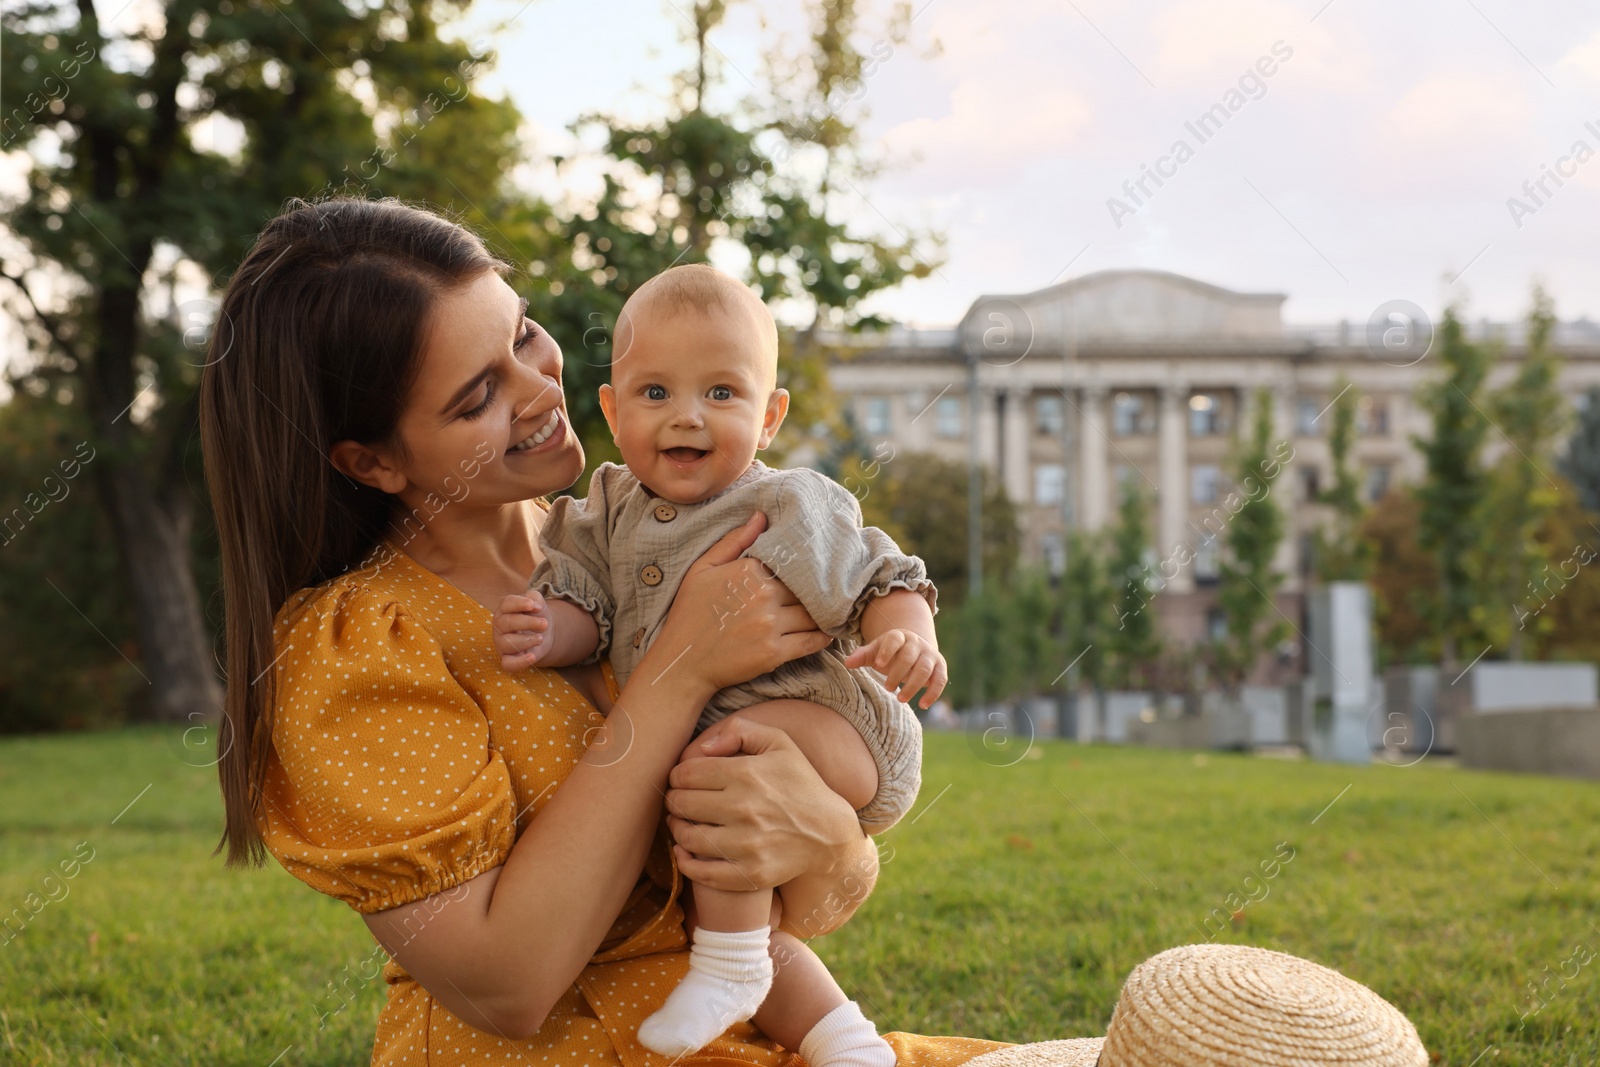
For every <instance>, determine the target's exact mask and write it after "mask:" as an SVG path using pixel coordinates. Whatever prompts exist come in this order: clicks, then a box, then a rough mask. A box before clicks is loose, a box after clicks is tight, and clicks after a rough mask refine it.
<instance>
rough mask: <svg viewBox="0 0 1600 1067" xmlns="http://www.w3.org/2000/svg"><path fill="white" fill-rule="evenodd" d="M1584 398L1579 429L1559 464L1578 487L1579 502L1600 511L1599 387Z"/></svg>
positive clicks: (1579, 416)
mask: <svg viewBox="0 0 1600 1067" xmlns="http://www.w3.org/2000/svg"><path fill="white" fill-rule="evenodd" d="M1583 399H1584V403H1583V407H1582V410H1581V411H1580V412H1579V414H1578V426H1577V429H1575V430H1573V432H1572V437H1571V438H1570V439H1568V441H1567V450H1566V453H1565V454H1564V455H1563V456H1562V457H1561V459H1560V460H1559V461H1558V464H1557V466H1558V468H1559V469H1560V471H1561V473H1562V474H1563V475H1564V476H1565V477H1566V479H1567V480H1568V481H1570V482H1571V483H1572V485H1573V487H1574V488H1575V489H1576V490H1577V493H1578V503H1579V504H1581V505H1582V506H1583V507H1585V508H1587V509H1588V510H1590V511H1595V512H1600V386H1591V387H1590V388H1589V391H1588V392H1587V393H1585V394H1584V398H1583Z"/></svg>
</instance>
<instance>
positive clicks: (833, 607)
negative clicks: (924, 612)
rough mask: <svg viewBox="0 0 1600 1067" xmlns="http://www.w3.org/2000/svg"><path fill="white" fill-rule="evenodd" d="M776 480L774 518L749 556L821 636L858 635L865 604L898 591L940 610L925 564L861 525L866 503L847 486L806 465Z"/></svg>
mask: <svg viewBox="0 0 1600 1067" xmlns="http://www.w3.org/2000/svg"><path fill="white" fill-rule="evenodd" d="M774 481H775V492H776V495H777V499H776V500H775V501H774V502H773V510H774V511H775V512H776V514H775V515H772V516H771V517H772V519H773V521H772V522H771V523H770V525H769V526H768V528H767V529H766V530H765V531H763V532H762V534H761V536H760V537H758V538H756V542H755V544H753V545H751V546H750V549H749V551H748V552H746V553H745V555H748V556H753V557H754V558H756V559H759V560H760V561H761V562H762V563H765V564H766V565H767V566H768V567H770V568H771V569H772V571H773V573H774V574H776V575H777V576H778V578H779V579H781V580H782V581H783V584H784V585H786V586H788V587H789V589H790V591H791V592H793V593H794V595H795V596H796V597H797V598H798V599H799V601H800V603H801V604H802V605H804V606H805V609H806V611H808V612H810V614H811V617H812V618H813V619H815V620H816V622H817V626H818V627H819V628H820V629H821V630H822V631H823V632H825V633H827V634H829V635H831V636H833V637H836V638H838V637H845V636H847V635H849V634H851V633H854V632H855V631H856V630H858V629H859V627H860V623H861V613H862V612H863V611H865V610H866V607H867V604H869V603H870V602H871V601H872V599H873V598H874V597H880V596H883V595H884V594H885V593H887V592H889V591H891V590H894V589H910V590H912V591H914V592H918V593H921V594H922V595H923V597H924V598H925V599H926V600H927V601H928V607H929V608H931V609H933V610H934V611H938V591H937V590H936V589H935V588H934V585H933V582H932V581H931V580H930V579H929V578H928V569H927V567H926V566H925V565H924V564H923V562H922V560H921V559H919V558H918V557H916V556H909V555H906V554H905V553H904V552H902V551H900V547H899V546H898V545H896V544H895V543H894V539H893V538H891V537H890V536H889V535H888V534H886V533H884V532H883V531H882V530H880V529H878V528H877V527H876V526H863V525H862V518H861V505H860V503H859V502H858V501H857V500H856V498H855V496H854V495H852V494H851V493H850V492H848V491H847V490H846V489H845V488H844V487H843V486H841V485H839V483H837V482H835V481H834V480H833V479H831V478H829V477H827V476H826V475H824V474H821V473H819V472H817V471H813V470H808V469H805V468H795V469H793V470H787V471H783V472H782V473H781V474H780V475H779V477H778V478H776V479H775V480H774Z"/></svg>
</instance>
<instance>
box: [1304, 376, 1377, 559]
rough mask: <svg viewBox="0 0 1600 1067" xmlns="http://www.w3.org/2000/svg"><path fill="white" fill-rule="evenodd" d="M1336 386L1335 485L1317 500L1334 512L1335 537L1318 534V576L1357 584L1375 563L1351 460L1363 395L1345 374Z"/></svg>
mask: <svg viewBox="0 0 1600 1067" xmlns="http://www.w3.org/2000/svg"><path fill="white" fill-rule="evenodd" d="M1334 384H1335V386H1336V387H1337V388H1338V389H1339V393H1338V395H1337V396H1336V397H1335V398H1334V401H1333V426H1332V428H1331V430H1330V431H1329V433H1328V450H1329V451H1330V452H1331V453H1332V454H1333V484H1332V485H1330V486H1328V488H1326V489H1324V490H1323V491H1322V493H1321V494H1320V495H1319V496H1318V498H1317V500H1318V503H1322V504H1327V505H1328V506H1330V507H1331V508H1332V509H1333V535H1332V536H1331V537H1329V536H1328V532H1327V531H1326V530H1323V529H1318V530H1317V531H1316V535H1315V537H1316V548H1315V556H1316V564H1317V577H1318V578H1320V579H1321V580H1322V581H1324V582H1355V581H1361V580H1363V579H1364V578H1366V576H1367V570H1368V568H1369V567H1370V565H1371V562H1372V546H1371V544H1370V543H1368V542H1367V540H1366V539H1365V538H1363V537H1362V536H1361V524H1362V520H1363V518H1364V517H1365V514H1366V509H1365V508H1363V507H1362V505H1361V483H1360V480H1359V475H1358V474H1357V473H1356V470H1355V467H1354V465H1353V464H1352V463H1351V457H1350V449H1351V445H1352V444H1353V443H1354V440H1355V428H1356V406H1357V403H1358V401H1359V400H1360V395H1359V394H1358V393H1357V392H1356V390H1355V388H1354V387H1352V386H1351V385H1349V383H1347V382H1346V381H1345V380H1344V377H1343V376H1342V375H1341V376H1340V378H1339V380H1338V381H1337V382H1335V383H1334Z"/></svg>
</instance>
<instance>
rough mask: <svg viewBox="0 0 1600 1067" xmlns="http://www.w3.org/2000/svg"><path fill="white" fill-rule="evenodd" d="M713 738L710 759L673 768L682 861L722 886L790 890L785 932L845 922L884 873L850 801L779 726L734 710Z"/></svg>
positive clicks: (692, 872) (693, 874)
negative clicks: (827, 780) (736, 713)
mask: <svg viewBox="0 0 1600 1067" xmlns="http://www.w3.org/2000/svg"><path fill="white" fill-rule="evenodd" d="M707 735H711V736H712V737H713V738H714V739H715V743H714V745H713V747H712V748H711V749H709V750H708V752H707V758H704V759H689V760H685V761H683V762H682V763H680V764H678V766H676V767H674V768H673V769H672V773H671V783H672V788H671V789H669V790H668V791H667V813H668V814H667V825H668V828H669V829H670V830H671V831H672V835H673V838H674V839H675V840H676V841H677V844H675V845H674V846H673V848H674V851H675V854H676V856H677V859H678V867H679V868H680V869H681V870H682V871H683V873H684V875H685V876H686V877H688V878H690V879H692V880H694V881H695V882H697V883H700V884H702V885H708V886H711V887H712V888H714V889H729V890H741V889H749V888H750V885H751V883H754V884H756V885H758V886H782V887H783V890H782V897H783V918H782V921H781V923H780V929H784V930H787V931H788V932H790V933H792V934H794V935H795V936H796V937H802V938H805V937H815V936H817V935H818V934H825V933H827V932H829V931H830V930H834V929H837V928H838V927H839V926H842V925H843V924H844V922H845V921H846V920H847V919H849V918H850V916H851V915H853V914H854V913H855V910H856V908H858V907H860V906H861V903H862V901H864V900H866V899H867V897H868V895H869V894H871V892H872V887H873V885H874V884H876V882H877V877H878V851H877V847H876V845H875V844H874V843H873V841H872V839H871V838H870V837H868V836H867V835H866V834H865V833H863V832H862V830H861V823H860V821H859V820H858V819H857V818H856V813H855V811H854V810H853V809H852V808H851V807H850V804H849V802H848V801H846V800H845V799H844V798H843V797H841V796H839V795H838V794H837V793H835V792H834V791H833V790H831V789H829V788H828V786H827V783H826V782H824V781H823V780H822V778H821V777H820V776H819V775H818V774H817V772H816V770H815V769H813V768H812V766H811V764H810V763H809V762H808V761H807V760H806V758H805V754H804V753H802V752H801V751H800V749H799V748H798V747H797V746H796V745H795V743H794V742H793V741H792V740H791V739H790V737H789V735H788V734H786V733H784V732H783V731H782V730H780V729H778V728H776V727H773V726H767V725H765V724H762V723H758V722H754V721H752V720H750V719H743V718H739V717H737V716H730V717H729V718H726V719H723V720H722V721H720V722H718V723H717V724H716V725H715V726H713V727H711V729H709V730H707V731H706V733H705V734H702V735H701V736H702V737H706V736H707ZM729 756H739V757H741V758H738V759H729V758H728V757H729ZM708 857H716V858H708Z"/></svg>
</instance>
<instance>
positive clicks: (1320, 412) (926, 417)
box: [830, 270, 1600, 641]
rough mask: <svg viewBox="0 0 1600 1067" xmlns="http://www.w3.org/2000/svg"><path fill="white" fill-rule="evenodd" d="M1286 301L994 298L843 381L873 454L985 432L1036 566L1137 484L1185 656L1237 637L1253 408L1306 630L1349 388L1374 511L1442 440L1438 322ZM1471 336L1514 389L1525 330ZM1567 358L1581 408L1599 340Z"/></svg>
mask: <svg viewBox="0 0 1600 1067" xmlns="http://www.w3.org/2000/svg"><path fill="white" fill-rule="evenodd" d="M1284 299H1285V297H1284V294H1281V293H1237V292H1233V291H1230V290H1228V289H1223V288H1220V287H1218V286H1215V285H1210V284H1207V283H1205V282H1201V281H1196V280H1195V279H1192V278H1185V277H1181V276H1178V275H1175V274H1168V273H1165V272H1161V271H1149V270H1112V271H1102V272H1098V273H1095V274H1089V275H1085V276H1083V277H1080V278H1076V279H1073V280H1070V281H1067V282H1064V283H1062V284H1059V285H1054V286H1051V287H1050V288H1048V289H1042V290H1039V291H1038V292H1033V293H1026V294H1020V295H1013V296H985V297H981V298H980V299H979V300H977V301H976V302H975V303H974V304H973V305H972V307H971V308H970V309H969V310H968V312H967V314H966V315H965V316H964V318H963V319H962V321H961V323H960V324H959V325H958V326H956V327H953V328H950V329H943V330H908V329H894V330H890V331H888V332H886V333H883V334H880V335H877V336H875V337H870V338H858V339H855V340H853V341H850V342H848V343H847V347H845V348H844V349H842V350H841V354H840V355H839V357H838V358H837V359H836V360H835V361H834V363H833V365H832V366H831V368H830V376H831V379H832V382H833V386H834V388H835V390H836V391H837V392H838V393H839V394H840V395H841V396H844V397H847V398H848V400H847V403H848V404H849V405H850V406H851V410H852V412H853V415H854V418H855V421H856V424H857V425H858V427H859V428H860V429H861V431H862V432H863V434H864V435H865V436H866V438H867V439H868V441H869V443H871V444H873V445H876V444H877V443H879V442H885V441H886V442H889V443H890V444H892V445H893V447H894V448H895V449H896V451H897V452H903V451H908V450H909V451H924V452H933V453H937V454H940V455H944V456H946V457H947V458H950V459H953V460H961V461H964V460H965V458H966V456H967V451H968V447H969V443H970V442H971V440H972V436H973V435H974V434H975V435H976V441H977V446H978V453H979V456H980V459H981V461H982V462H983V463H984V464H985V465H986V466H987V467H988V468H989V469H990V470H991V471H993V472H995V473H996V474H998V476H999V477H1000V479H1001V481H1002V482H1003V484H1004V485H1005V488H1006V491H1007V493H1008V494H1009V495H1010V497H1011V499H1012V500H1013V501H1014V502H1015V503H1016V505H1017V508H1018V513H1019V516H1020V521H1021V527H1022V536H1023V554H1024V557H1025V558H1026V559H1027V560H1029V561H1031V562H1037V563H1043V564H1046V565H1048V566H1050V567H1052V568H1054V569H1059V568H1060V567H1061V565H1062V563H1063V562H1064V558H1065V547H1066V533H1067V531H1068V530H1069V529H1071V528H1084V529H1089V530H1094V529H1098V528H1101V527H1103V526H1105V525H1107V524H1108V523H1109V522H1111V521H1112V520H1113V519H1114V516H1115V511H1116V506H1117V485H1118V483H1119V481H1120V480H1121V479H1124V478H1136V479H1139V480H1140V481H1141V482H1142V483H1144V484H1145V486H1146V487H1147V489H1148V490H1149V492H1150V494H1151V496H1152V497H1153V499H1154V502H1155V506H1154V510H1153V513H1152V514H1153V518H1154V522H1153V524H1152V525H1153V534H1154V537H1155V542H1156V543H1155V544H1153V545H1152V546H1151V549H1152V551H1153V555H1152V557H1151V561H1152V563H1154V564H1156V565H1157V566H1158V567H1160V568H1161V570H1162V573H1164V574H1165V575H1169V576H1171V580H1170V581H1169V582H1168V584H1167V586H1166V589H1165V590H1164V591H1163V592H1162V593H1161V594H1160V601H1159V608H1160V610H1159V611H1158V617H1159V618H1160V619H1161V624H1162V627H1163V629H1164V631H1165V632H1166V633H1167V634H1168V635H1169V636H1170V637H1172V638H1174V639H1177V640H1180V641H1185V640H1192V639H1194V638H1196V637H1199V636H1201V635H1203V634H1204V633H1205V632H1207V630H1208V629H1209V628H1211V627H1215V626H1216V625H1218V624H1219V623H1220V615H1219V613H1218V612H1217V609H1216V597H1215V591H1214V588H1213V586H1214V583H1215V581H1216V577H1217V561H1218V553H1219V551H1220V549H1221V546H1222V542H1223V536H1224V535H1225V530H1226V524H1227V521H1228V519H1229V518H1231V512H1230V511H1229V509H1228V506H1227V505H1228V503H1229V500H1228V497H1229V493H1230V491H1232V490H1234V489H1235V488H1236V487H1235V486H1234V485H1233V484H1232V482H1231V480H1230V476H1229V475H1230V471H1231V465H1230V462H1229V446H1230V439H1231V435H1232V434H1233V432H1234V431H1235V430H1236V429H1237V430H1238V431H1240V432H1241V433H1244V432H1247V431H1248V429H1249V426H1248V419H1249V415H1250V410H1249V405H1250V404H1252V403H1253V402H1254V398H1255V397H1256V396H1257V395H1258V390H1261V389H1265V390H1266V391H1267V395H1268V396H1269V398H1270V403H1271V405H1272V417H1273V425H1274V431H1273V441H1274V449H1273V450H1274V452H1275V453H1276V454H1277V455H1278V456H1281V457H1283V459H1284V461H1285V462H1284V464H1283V466H1284V468H1285V469H1284V470H1283V472H1282V473H1281V474H1280V475H1279V476H1278V478H1277V479H1276V481H1275V483H1274V486H1273V488H1272V490H1271V491H1272V492H1273V493H1274V495H1275V498H1276V499H1277V500H1278V502H1279V503H1280V504H1281V505H1283V506H1284V507H1285V509H1286V511H1287V513H1288V516H1289V523H1288V529H1289V536H1287V537H1286V538H1285V540H1284V543H1283V546H1282V548H1281V550H1280V552H1279V555H1278V558H1277V560H1276V566H1277V568H1278V569H1279V571H1280V572H1281V573H1282V574H1283V575H1284V576H1285V581H1284V582H1283V585H1282V587H1281V593H1280V597H1279V607H1280V609H1281V610H1282V611H1283V613H1284V615H1285V616H1286V617H1287V618H1289V619H1291V620H1293V621H1294V622H1295V623H1296V625H1298V624H1299V620H1300V617H1301V613H1300V602H1301V597H1302V594H1303V590H1304V581H1305V576H1306V570H1305V568H1306V567H1307V566H1308V563H1309V560H1308V554H1309V552H1308V550H1309V547H1310V544H1311V537H1312V531H1313V530H1314V529H1315V528H1316V526H1317V524H1318V523H1320V522H1323V521H1325V520H1326V518H1327V516H1326V514H1325V512H1326V509H1325V508H1324V507H1323V506H1321V505H1317V504H1314V503H1312V500H1313V499H1314V497H1315V495H1316V493H1317V492H1318V491H1319V490H1320V489H1322V488H1325V487H1326V486H1327V485H1328V484H1329V478H1330V476H1331V469H1332V460H1331V456H1330V454H1329V448H1328V440H1327V434H1328V431H1329V428H1330V426H1331V424H1332V421H1333V416H1332V412H1331V405H1332V403H1333V400H1334V398H1335V396H1336V394H1337V393H1338V392H1339V389H1340V387H1339V386H1338V385H1337V384H1336V383H1338V382H1339V381H1340V380H1341V378H1342V379H1343V380H1344V381H1347V382H1348V383H1350V385H1351V386H1352V387H1353V388H1354V389H1355V390H1356V391H1357V393H1358V395H1359V398H1360V399H1359V405H1360V406H1359V409H1358V419H1357V431H1358V436H1357V439H1356V443H1355V446H1354V449H1353V452H1354V459H1355V463H1356V464H1357V466H1358V467H1359V469H1360V471H1361V472H1362V478H1363V481H1364V495H1365V497H1366V499H1368V500H1376V499H1377V498H1378V497H1379V496H1381V495H1382V494H1383V492H1384V491H1385V490H1386V489H1387V487H1388V486H1389V485H1390V484H1391V483H1394V482H1399V481H1409V480H1415V479H1417V478H1419V477H1420V475H1421V473H1422V469H1423V467H1422V456H1421V454H1420V453H1419V452H1418V451H1417V449H1416V448H1415V447H1414V445H1413V444H1412V441H1411V435H1412V434H1420V435H1423V436H1426V435H1427V434H1428V432H1429V424H1428V420H1427V417H1426V415H1425V414H1424V412H1423V411H1422V410H1421V409H1420V408H1419V406H1418V404H1417V401H1416V397H1417V393H1418V390H1419V389H1421V388H1422V387H1423V386H1424V385H1425V384H1426V383H1429V382H1431V381H1433V380H1435V379H1437V377H1438V376H1439V366H1438V360H1437V359H1436V358H1435V357H1432V356H1430V354H1429V342H1430V340H1431V338H1430V330H1429V327H1428V325H1427V323H1426V321H1425V316H1424V313H1423V312H1422V309H1420V308H1416V307H1414V306H1411V305H1404V304H1402V303H1401V302H1399V301H1396V302H1395V304H1394V306H1393V307H1391V306H1390V305H1385V306H1384V307H1383V308H1380V309H1378V310H1377V311H1375V312H1374V315H1373V318H1372V320H1371V322H1370V324H1369V322H1367V321H1363V322H1357V323H1349V322H1347V323H1341V324H1338V325H1335V326H1325V327H1295V326H1288V325H1285V324H1284V322H1283V320H1282V305H1283V301H1284ZM1419 320H1421V321H1419ZM1469 334H1470V335H1471V336H1474V337H1475V338H1478V339H1489V340H1496V341H1498V342H1500V343H1501V344H1502V345H1503V348H1502V350H1501V353H1500V358H1499V360H1498V362H1497V365H1496V367H1495V369H1494V372H1493V373H1492V375H1491V377H1490V382H1489V384H1490V386H1491V387H1492V386H1495V385H1498V384H1500V383H1502V382H1503V381H1505V380H1506V379H1508V378H1509V377H1510V376H1511V375H1512V374H1514V373H1515V363H1516V361H1517V360H1518V359H1520V358H1522V356H1523V355H1524V352H1525V349H1524V348H1523V347H1522V344H1521V334H1522V329H1521V326H1520V324H1518V325H1511V326H1501V327H1496V326H1494V325H1491V324H1488V323H1475V324H1472V325H1471V327H1470V329H1469ZM1556 345H1557V348H1558V350H1559V352H1560V354H1561V356H1562V358H1563V367H1562V371H1561V375H1562V383H1563V386H1564V387H1565V389H1566V391H1567V392H1568V394H1569V395H1572V396H1574V397H1575V399H1578V400H1581V395H1582V393H1583V391H1584V390H1586V389H1588V388H1589V387H1591V386H1600V326H1596V325H1595V324H1592V323H1589V322H1586V321H1579V322H1573V323H1563V324H1561V326H1560V327H1559V328H1558V330H1557V333H1556ZM969 356H970V357H971V358H972V360H973V361H974V362H975V363H976V380H977V388H978V413H977V424H976V425H975V426H974V425H971V420H970V417H969V407H968V395H967V392H968V387H967V383H968V366H969ZM1493 447H1495V446H1491V448H1493ZM1501 447H1503V446H1501ZM1246 491H1247V492H1248V491H1250V490H1249V488H1248V487H1247V488H1246ZM1233 506H1234V507H1235V508H1236V507H1237V506H1238V498H1237V497H1235V498H1234V500H1233ZM1180 561H1181V563H1182V565H1179V564H1180ZM1174 572H1176V573H1174Z"/></svg>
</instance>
